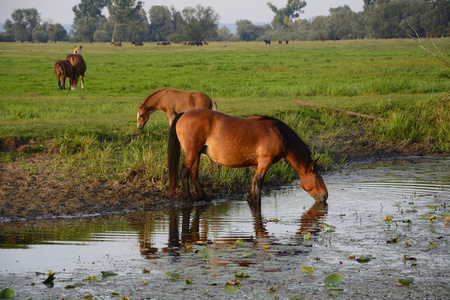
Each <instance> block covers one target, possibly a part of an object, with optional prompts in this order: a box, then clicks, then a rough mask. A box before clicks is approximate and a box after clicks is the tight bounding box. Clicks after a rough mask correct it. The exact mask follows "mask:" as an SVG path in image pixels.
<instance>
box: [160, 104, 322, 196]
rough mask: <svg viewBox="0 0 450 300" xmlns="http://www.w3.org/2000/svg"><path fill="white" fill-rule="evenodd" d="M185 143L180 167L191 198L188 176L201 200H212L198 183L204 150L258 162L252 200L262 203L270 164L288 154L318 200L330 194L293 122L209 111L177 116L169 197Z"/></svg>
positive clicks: (220, 159)
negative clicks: (265, 178) (294, 128)
mask: <svg viewBox="0 0 450 300" xmlns="http://www.w3.org/2000/svg"><path fill="white" fill-rule="evenodd" d="M180 145H181V147H183V149H184V152H185V156H184V161H183V163H182V166H181V178H182V198H183V199H184V200H187V201H191V193H190V188H189V177H190V178H191V179H192V182H193V184H194V186H195V189H196V191H197V197H198V199H200V200H206V201H208V200H209V197H208V196H207V195H206V194H205V192H204V191H203V189H202V187H201V185H200V183H199V181H198V169H199V162H200V154H202V153H203V154H206V155H208V156H209V157H210V158H211V159H212V160H213V161H214V162H216V163H218V164H219V165H222V166H226V167H231V168H239V167H249V166H256V170H255V174H254V176H253V179H252V187H251V190H250V194H249V197H248V202H249V203H260V201H261V186H262V183H263V180H264V176H265V175H266V173H267V171H268V170H269V167H270V166H271V165H272V164H274V163H276V162H277V161H279V160H280V159H281V158H285V159H286V160H287V161H288V162H289V163H291V164H292V166H293V167H294V168H295V170H296V171H297V172H298V174H299V176H300V184H301V187H302V188H303V189H304V190H305V191H306V192H307V193H309V194H310V195H311V196H312V197H313V198H314V199H315V200H316V201H317V202H324V201H326V200H327V198H328V191H327V188H326V186H325V183H324V182H323V179H322V177H321V176H320V173H319V170H318V168H317V166H316V162H315V161H313V160H312V158H311V152H310V150H309V149H308V146H307V145H306V144H305V143H304V142H303V141H302V140H301V138H300V137H299V136H298V135H297V134H296V133H295V132H294V130H292V129H291V128H290V127H289V126H287V125H286V124H284V123H283V122H281V121H280V120H277V119H275V118H270V117H261V116H256V117H250V118H237V117H232V116H229V115H225V114H222V113H219V112H216V111H212V110H209V109H194V110H190V111H188V112H185V113H183V114H180V115H177V117H176V118H175V119H174V120H173V122H172V126H171V128H170V134H169V142H168V150H167V153H168V169H169V189H168V192H167V197H168V198H175V196H176V187H177V185H178V166H179V160H180Z"/></svg>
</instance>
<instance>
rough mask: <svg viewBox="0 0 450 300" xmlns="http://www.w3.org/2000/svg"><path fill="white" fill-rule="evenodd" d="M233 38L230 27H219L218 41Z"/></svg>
mask: <svg viewBox="0 0 450 300" xmlns="http://www.w3.org/2000/svg"><path fill="white" fill-rule="evenodd" d="M232 38H233V34H232V33H231V31H230V29H228V27H226V26H223V27H221V28H219V29H217V40H218V41H231V40H232Z"/></svg>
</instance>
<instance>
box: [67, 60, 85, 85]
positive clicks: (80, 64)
mask: <svg viewBox="0 0 450 300" xmlns="http://www.w3.org/2000/svg"><path fill="white" fill-rule="evenodd" d="M66 59H67V60H68V61H69V62H70V64H71V65H72V69H73V73H72V83H71V85H70V89H71V90H76V89H77V84H78V77H80V76H81V88H82V89H83V90H84V73H85V72H86V62H85V61H84V59H83V56H81V55H80V54H69V55H67V56H66Z"/></svg>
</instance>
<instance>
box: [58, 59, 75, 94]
mask: <svg viewBox="0 0 450 300" xmlns="http://www.w3.org/2000/svg"><path fill="white" fill-rule="evenodd" d="M72 73H73V69H72V65H71V64H70V62H69V61H68V60H58V61H56V62H55V74H56V78H57V79H58V87H59V88H60V89H62V90H65V89H66V78H69V90H70V86H71V85H72Z"/></svg>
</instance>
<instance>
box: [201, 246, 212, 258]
mask: <svg viewBox="0 0 450 300" xmlns="http://www.w3.org/2000/svg"><path fill="white" fill-rule="evenodd" d="M213 253H214V252H213V251H212V250H211V249H210V248H208V247H204V248H203V249H201V250H200V251H198V252H197V255H198V256H200V257H204V258H207V257H208V256H211V255H212V254H213Z"/></svg>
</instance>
